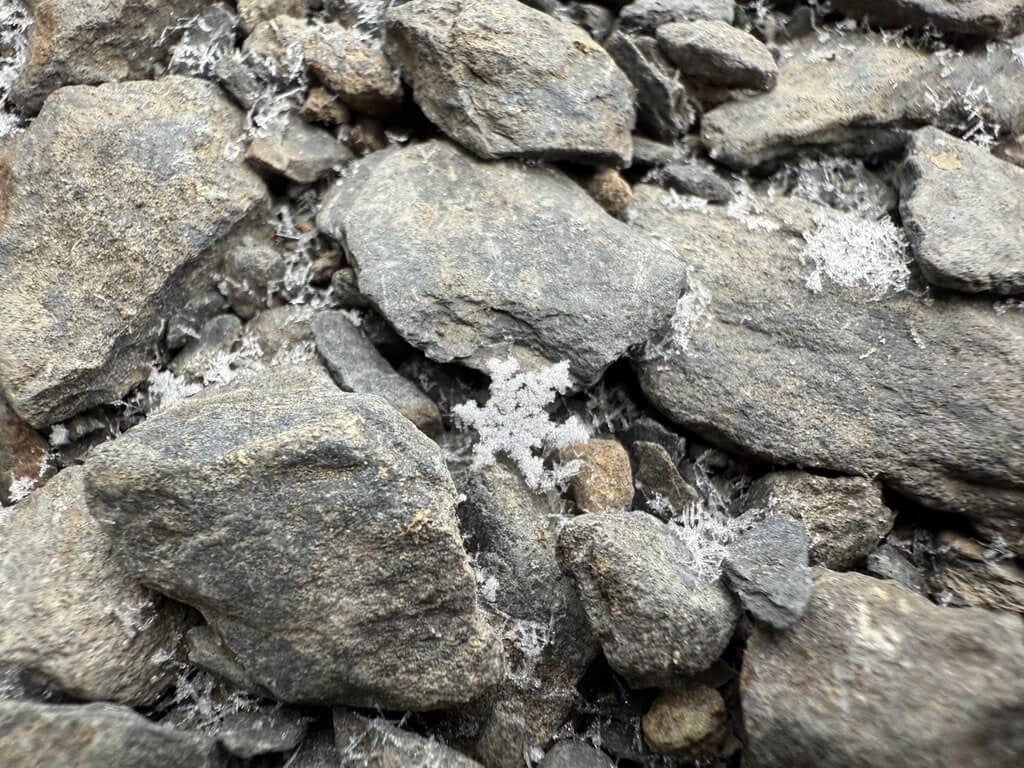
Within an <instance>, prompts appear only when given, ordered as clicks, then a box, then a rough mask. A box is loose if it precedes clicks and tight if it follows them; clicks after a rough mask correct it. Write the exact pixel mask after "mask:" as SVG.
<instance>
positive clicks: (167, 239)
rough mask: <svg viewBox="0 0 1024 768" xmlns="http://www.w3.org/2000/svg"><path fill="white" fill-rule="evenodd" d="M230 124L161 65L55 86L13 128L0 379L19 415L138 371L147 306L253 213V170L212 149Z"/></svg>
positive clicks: (1, 279)
mask: <svg viewBox="0 0 1024 768" xmlns="http://www.w3.org/2000/svg"><path fill="white" fill-rule="evenodd" d="M241 130H242V113H241V112H240V111H239V110H238V109H236V108H235V107H234V106H232V105H231V104H230V103H229V102H228V101H227V100H226V99H225V98H224V97H223V96H221V95H220V91H219V90H218V89H217V87H216V86H214V85H212V84H210V83H207V82H204V81H202V80H193V79H188V78H179V77H168V78H164V79H162V80H157V81H152V82H148V81H140V82H130V83H110V84H106V85H100V86H96V87H88V86H75V87H69V88H65V89H62V90H60V91H58V92H56V93H55V94H53V95H52V96H51V97H50V98H49V99H47V102H46V106H45V107H44V108H43V110H42V112H40V114H39V116H38V117H37V118H36V119H35V120H34V121H33V122H32V124H31V126H29V128H28V129H27V130H26V131H25V133H24V134H23V135H22V136H21V137H20V138H19V140H18V142H17V144H16V145H15V146H14V148H13V150H12V152H11V155H10V157H9V158H8V163H7V164H6V171H7V173H9V180H8V184H9V187H8V188H9V189H10V196H9V197H7V198H6V200H4V202H3V205H0V392H2V394H3V395H4V396H5V397H6V398H7V401H8V403H9V404H10V405H11V407H12V408H13V409H14V410H15V411H16V412H17V413H18V414H19V415H21V416H22V418H24V419H25V420H26V421H28V422H29V423H30V424H32V425H34V426H36V427H40V426H43V425H48V424H52V423H54V422H57V421H61V420H63V419H65V418H67V417H68V416H71V415H73V414H75V413H77V412H79V411H81V410H84V409H86V408H88V407H91V406H93V405H98V404H100V403H109V402H112V401H115V400H117V399H118V398H120V397H121V396H122V395H124V394H125V393H126V392H127V391H128V390H129V389H130V388H131V387H132V386H133V385H135V384H138V383H139V382H141V381H142V380H144V379H145V378H146V376H147V374H148V372H149V370H150V365H149V364H150V362H151V361H152V357H153V351H152V346H153V344H154V343H155V342H156V341H157V340H158V339H159V336H160V333H161V327H162V323H163V321H164V320H165V319H166V318H167V317H168V316H170V315H171V314H172V312H173V310H175V309H177V308H178V307H179V306H180V305H181V304H183V303H184V302H185V298H186V297H188V296H189V295H191V294H192V293H194V292H197V291H196V290H195V289H196V281H197V280H198V279H199V278H200V276H203V275H208V274H209V272H211V271H212V269H213V268H214V265H215V262H216V258H217V256H218V248H219V247H220V245H221V244H222V243H223V242H224V241H225V240H226V239H227V238H228V237H229V236H230V235H231V234H232V233H233V232H234V231H235V230H236V228H237V227H239V226H240V225H241V224H243V223H251V222H252V221H253V220H254V219H256V218H257V217H262V216H263V215H265V214H266V207H265V206H266V202H267V192H266V189H265V187H264V186H263V183H262V182H261V181H260V179H259V176H258V175H257V174H256V173H255V172H254V171H252V170H251V169H249V168H247V167H246V166H245V164H244V163H243V162H242V161H241V160H240V159H237V160H231V159H227V158H228V157H230V156H231V154H232V151H233V150H234V149H235V148H236V147H237V150H238V154H240V153H241V146H239V145H237V144H236V142H238V141H239V140H240V138H241ZM0 163H2V161H0ZM126 190H131V194H130V195H126V194H125V191H126ZM41 210H45V211H46V212H47V213H46V215H45V216H40V215H39V213H40V211H41Z"/></svg>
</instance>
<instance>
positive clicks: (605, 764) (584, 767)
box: [537, 741, 615, 768]
mask: <svg viewBox="0 0 1024 768" xmlns="http://www.w3.org/2000/svg"><path fill="white" fill-rule="evenodd" d="M537 768H615V763H613V762H612V759H611V758H610V757H608V755H606V754H605V753H604V752H602V751H601V750H599V749H597V748H596V747H592V746H590V745H589V744H584V743H583V742H582V741H559V742H558V743H556V744H555V745H554V746H553V747H552V748H551V749H550V750H548V753H547V754H546V755H544V758H543V759H542V760H541V761H540V762H539V763H538V764H537Z"/></svg>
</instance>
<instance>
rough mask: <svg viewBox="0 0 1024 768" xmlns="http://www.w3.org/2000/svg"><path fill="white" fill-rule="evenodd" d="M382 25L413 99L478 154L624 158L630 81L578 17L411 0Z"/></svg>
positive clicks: (493, 2) (486, 3) (606, 161)
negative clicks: (575, 19)
mask: <svg viewBox="0 0 1024 768" xmlns="http://www.w3.org/2000/svg"><path fill="white" fill-rule="evenodd" d="M387 29H388V44H389V46H391V50H392V51H393V58H394V59H395V61H398V62H400V63H401V66H402V69H403V72H404V74H405V77H406V78H407V79H409V81H410V83H411V85H412V89H413V96H414V98H415V99H416V103H417V104H419V105H420V107H421V108H422V109H423V111H424V112H425V113H426V115H427V117H429V118H430V119H431V120H432V121H433V122H434V123H436V124H437V125H438V126H439V127H440V128H441V130H443V131H444V132H445V133H446V134H447V135H448V136H450V137H451V138H453V139H454V140H455V141H457V142H459V143H460V144H462V145H463V146H465V147H467V148H468V149H470V150H472V151H473V152H474V153H476V154H477V155H479V156H481V157H484V158H498V157H526V158H542V159H546V160H554V159H562V160H573V161H577V162H585V163H596V164H598V165H611V164H621V165H628V164H629V160H630V157H631V156H632V151H633V149H632V140H631V138H630V135H629V134H630V131H631V130H632V129H633V123H634V111H633V99H632V93H631V89H630V85H629V81H628V80H627V79H626V77H625V75H623V74H622V72H621V71H620V70H619V69H618V67H616V66H615V64H614V62H613V61H612V60H611V58H610V57H609V56H608V54H607V53H605V51H604V49H603V48H601V46H600V45H598V44H597V43H595V42H594V41H593V39H592V38H591V37H590V36H589V35H588V34H587V33H586V32H584V31H583V30H582V29H580V28H579V27H577V26H575V25H574V24H568V23H565V22H561V21H557V20H555V19H553V18H551V17H550V16H547V15H546V14H543V13H541V12H539V11H536V10H533V9H532V8H527V7H526V6H524V5H523V4H522V3H519V2H517V1H516V0H454V1H453V0H414V1H413V2H410V3H406V4H404V5H401V6H397V7H395V8H392V10H391V11H389V13H388V15H387Z"/></svg>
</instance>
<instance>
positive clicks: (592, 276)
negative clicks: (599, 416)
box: [317, 141, 685, 381]
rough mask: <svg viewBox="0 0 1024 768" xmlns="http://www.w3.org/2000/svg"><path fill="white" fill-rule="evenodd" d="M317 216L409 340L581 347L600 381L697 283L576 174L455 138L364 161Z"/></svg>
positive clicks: (458, 348)
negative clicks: (480, 149) (491, 154)
mask: <svg viewBox="0 0 1024 768" xmlns="http://www.w3.org/2000/svg"><path fill="white" fill-rule="evenodd" d="M317 222H318V224H319V225H320V228H321V229H322V230H324V231H325V232H328V233H330V234H331V235H333V236H334V237H335V238H337V239H338V240H339V241H340V242H342V243H343V244H344V245H345V248H346V251H347V252H348V254H349V255H350V256H351V259H352V261H353V262H354V265H355V268H356V271H357V273H358V277H359V288H360V290H361V291H362V293H364V294H365V295H367V296H368V297H370V299H372V300H373V302H374V303H375V304H376V305H377V307H378V308H379V309H380V311H381V312H382V313H383V314H384V316H385V317H386V318H387V319H388V320H389V321H390V322H391V323H392V325H394V327H395V329H396V330H397V331H398V332H399V333H400V334H401V335H402V336H403V337H404V338H405V339H406V340H407V341H408V342H410V343H411V344H413V345H414V346H416V347H419V348H420V349H422V350H423V351H424V352H426V354H427V355H428V356H429V357H431V358H433V359H435V360H438V361H441V362H449V361H453V360H454V361H458V362H460V363H463V364H466V365H470V366H473V367H476V368H479V369H485V366H486V362H487V360H488V359H489V358H491V357H505V356H506V355H507V354H508V352H509V351H511V352H513V353H515V354H516V355H517V356H519V357H520V358H521V359H523V361H524V362H526V363H527V364H528V365H531V366H532V365H538V364H542V363H545V362H546V361H549V362H557V361H559V360H563V359H567V360H569V363H570V368H571V371H572V373H573V374H574V375H575V376H577V377H578V378H580V379H582V380H584V381H592V380H594V379H595V378H596V377H597V376H598V375H600V373H601V372H602V371H603V370H604V368H605V367H607V366H608V365H609V364H610V363H611V362H613V361H614V360H615V359H616V358H618V357H619V356H621V355H622V354H623V353H624V352H625V351H626V349H627V348H629V347H630V346H631V345H633V344H636V343H637V342H639V341H640V340H642V339H643V337H644V335H645V333H649V332H650V331H651V330H653V329H655V328H657V327H659V326H660V325H662V324H663V323H664V322H665V321H666V320H667V318H668V315H669V314H670V313H671V311H672V306H673V304H674V302H675V300H676V298H677V297H678V296H679V294H680V293H681V291H682V289H683V287H684V285H685V269H684V267H683V264H682V263H681V262H680V261H679V260H678V259H677V258H676V257H675V255H674V253H673V251H672V249H670V248H668V247H666V246H665V245H663V244H662V243H660V242H658V241H656V240H654V239H651V238H648V237H645V236H643V235H642V234H640V233H638V232H636V231H635V230H634V229H632V228H630V227H628V226H626V225H625V224H623V223H621V222H619V221H616V220H615V219H613V218H612V217H610V216H608V215H607V214H606V213H605V212H604V211H603V210H601V208H600V206H598V205H597V203H595V202H594V201H593V200H592V199H591V198H590V196H589V195H587V193H586V192H585V191H584V190H582V189H581V188H580V187H579V186H577V185H576V184H575V183H574V182H572V181H571V180H570V179H569V178H568V177H567V176H564V175H563V174H561V173H559V172H558V171H555V170H553V169H548V168H530V167H525V166H523V165H521V164H518V163H513V162H504V163H484V162H481V161H479V160H476V159H475V158H473V157H472V156H471V155H469V154H468V153H465V152H463V151H460V150H459V149H458V148H456V147H455V146H453V145H451V144H449V143H447V142H443V141H432V142H428V143H426V144H421V145H418V146H412V147H408V148H406V149H402V150H398V151H390V152H380V153H375V154H374V155H372V156H370V157H369V158H366V159H365V160H363V161H362V162H360V163H358V164H357V165H356V166H355V167H354V168H353V170H352V172H351V173H350V175H349V176H348V177H347V178H346V179H345V180H344V183H343V184H342V185H340V186H338V187H335V188H334V190H333V191H332V192H331V193H330V194H329V195H328V196H327V197H326V198H325V200H324V203H323V206H322V208H321V210H320V213H319V214H318V216H317ZM570 233H571V236H569V235H570Z"/></svg>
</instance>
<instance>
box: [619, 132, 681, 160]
mask: <svg viewBox="0 0 1024 768" xmlns="http://www.w3.org/2000/svg"><path fill="white" fill-rule="evenodd" d="M687 154H688V153H687V150H686V148H685V147H682V146H679V145H678V144H671V143H665V144H663V143H662V142H660V141H652V140H651V139H647V138H644V137H643V136H636V135H634V136H633V165H632V166H631V167H633V168H651V167H657V166H663V165H669V164H671V163H677V162H684V161H685V160H686V158H687Z"/></svg>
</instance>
